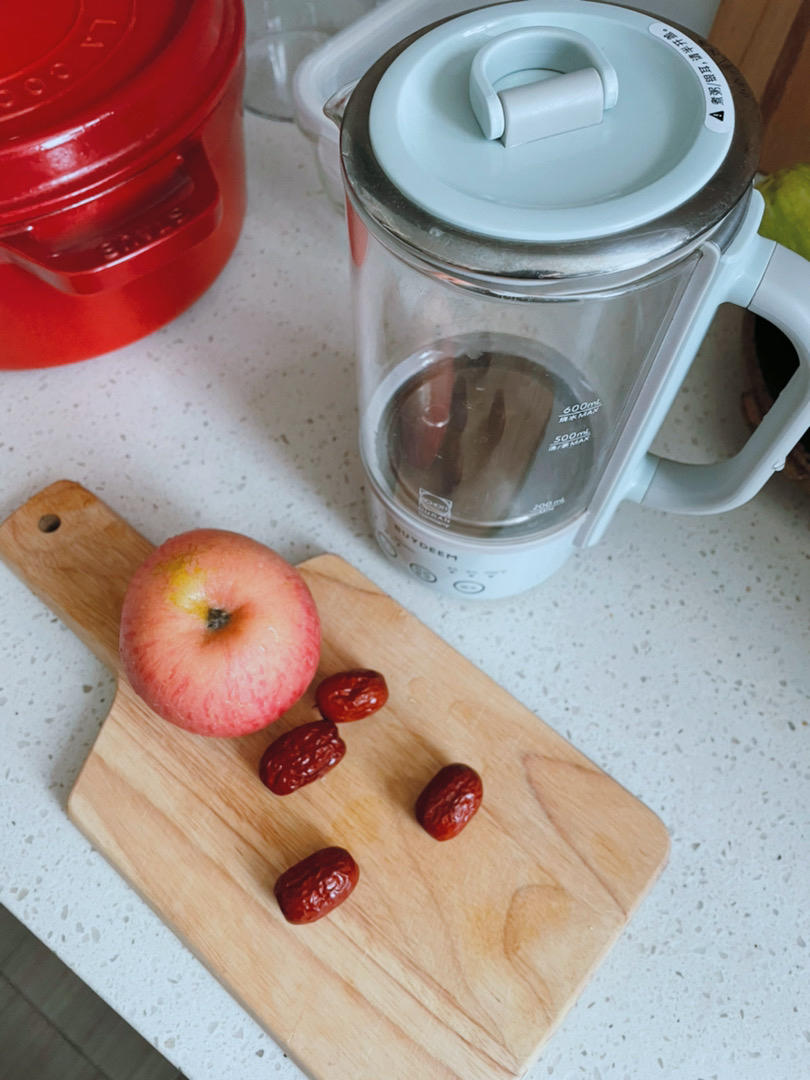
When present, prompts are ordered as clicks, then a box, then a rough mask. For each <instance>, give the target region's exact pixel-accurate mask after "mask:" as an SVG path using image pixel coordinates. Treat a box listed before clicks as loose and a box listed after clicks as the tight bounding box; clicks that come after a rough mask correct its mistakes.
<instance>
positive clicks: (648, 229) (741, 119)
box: [340, 5, 760, 298]
mask: <svg viewBox="0 0 810 1080" xmlns="http://www.w3.org/2000/svg"><path fill="white" fill-rule="evenodd" d="M617 6H618V5H617ZM456 17H457V16H451V17H450V18H456ZM447 21H449V20H448V19H441V20H439V21H438V22H436V23H433V24H432V25H431V26H428V27H424V28H423V29H421V30H419V31H417V32H416V33H415V34H412V35H410V36H409V37H407V38H405V39H404V40H403V41H401V42H400V43H399V44H397V45H395V46H394V47H393V48H392V49H390V50H389V51H388V52H387V53H385V54H384V55H383V56H382V57H381V58H380V59H379V60H378V61H377V62H376V63H375V64H374V65H373V66H372V67H371V68H370V69H369V70H368V71H367V72H366V74H365V75H364V76H363V78H362V79H361V80H360V81H359V82H358V84H357V86H356V87H355V89H354V91H353V92H352V94H351V96H350V97H349V100H348V103H347V105H346V109H345V112H344V115H343V122H342V125H341V136H340V148H341V163H342V169H343V175H344V181H345V183H346V186H347V190H348V192H349V194H350V197H351V199H352V202H353V204H354V206H355V208H356V210H357V211H358V213H359V214H360V215H361V217H362V218H363V220H364V221H365V222H366V224H367V225H368V226H369V228H371V230H372V231H373V232H374V233H375V235H377V236H378V237H379V238H380V240H381V241H382V242H383V243H384V244H385V245H386V246H387V247H389V248H390V249H391V250H392V251H393V252H394V253H395V254H397V255H398V256H399V257H400V258H403V259H405V261H407V262H411V263H413V264H415V265H418V266H420V267H421V268H422V269H424V270H425V271H427V272H428V273H437V272H438V273H441V274H444V275H448V276H450V277H451V278H452V279H455V280H456V281H457V283H458V284H463V285H465V286H467V287H470V288H472V289H476V290H478V291H481V292H488V293H489V292H494V293H496V294H498V295H509V294H512V295H515V297H516V298H520V296H521V295H524V296H525V297H526V298H528V297H529V294H531V295H532V296H537V290H538V287H539V286H543V285H548V286H553V285H554V283H556V284H557V285H558V286H559V285H564V284H565V283H567V284H569V285H575V288H576V291H577V292H579V291H583V290H584V289H588V288H597V289H601V288H604V287H606V286H608V285H609V284H612V283H614V281H615V284H616V285H620V284H623V283H626V282H627V281H632V280H634V279H636V278H638V277H642V276H647V274H648V273H649V272H650V270H651V268H655V269H656V270H657V269H661V268H662V267H663V266H665V265H668V264H669V263H672V262H675V261H677V260H678V259H680V258H682V257H684V256H685V255H686V254H688V252H689V251H691V250H692V249H693V248H694V247H696V246H697V245H698V244H699V243H700V242H701V241H703V240H705V239H707V238H709V237H710V236H712V234H713V233H715V232H718V233H719V234H720V236H719V242H720V243H721V246H724V242H725V241H726V240H727V239H728V238H729V237H730V235H732V234H733V232H734V231H735V229H734V228H733V227H731V228H728V227H727V228H724V229H718V226H721V225H724V224H728V223H729V222H731V223H733V224H736V221H737V220H738V218H739V215H740V213H741V210H742V208H743V205H744V203H745V202H746V201H747V200H746V199H745V196H746V195H747V194H748V193H749V191H750V189H751V185H752V181H753V178H754V175H755V173H756V170H757V165H758V160H759V137H760V116H759V109H758V106H757V103H756V100H755V99H754V96H753V94H752V92H751V90H750V88H749V87H748V84H747V83H746V82H745V80H744V79H743V77H742V75H741V74H740V72H739V71H738V70H737V68H736V67H734V66H733V65H732V64H731V63H730V62H729V61H728V60H727V59H726V58H725V57H724V56H722V55H721V54H720V53H718V52H717V50H716V49H714V48H713V47H712V46H711V45H710V44H709V43H708V42H707V41H705V40H704V39H702V38H700V37H699V36H698V35H696V34H694V33H693V32H692V31H690V30H686V29H683V32H684V33H685V34H686V35H687V36H689V37H691V38H692V39H693V40H694V41H695V42H696V43H697V44H698V45H699V46H700V47H701V48H702V49H705V50H706V52H708V53H709V54H710V55H711V57H712V58H713V59H714V60H715V62H716V63H717V64H718V66H719V67H721V68H722V70H723V73H724V75H725V76H726V79H727V80H728V84H729V87H730V88H731V92H732V95H733V98H734V106H735V111H736V123H735V129H734V136H733V139H732V142H731V146H730V147H729V151H728V153H727V155H726V157H725V159H724V161H723V163H722V164H721V166H720V168H719V169H718V170H717V172H716V173H715V175H714V176H713V177H712V179H711V180H710V182H709V183H708V184H706V185H705V186H704V187H703V188H701V190H700V191H698V192H697V193H696V194H695V195H694V196H692V198H690V199H688V200H687V201H686V202H684V203H683V204H682V205H681V206H679V207H677V208H676V209H674V210H672V211H670V212H669V213H667V214H665V215H663V216H662V217H660V218H657V219H655V220H653V221H650V222H648V223H647V224H645V225H644V226H641V227H639V228H636V229H633V230H630V231H628V232H624V233H617V234H615V235H613V236H609V237H602V238H598V239H594V240H587V241H577V242H575V243H571V244H553V245H552V244H549V245H538V244H529V243H525V242H519V241H508V240H503V239H501V238H496V237H489V236H485V235H483V234H477V233H473V232H468V231H465V230H462V229H459V228H456V227H455V226H452V225H449V224H446V223H444V222H442V221H439V220H437V219H436V218H434V217H433V216H431V215H430V214H428V213H426V212H425V211H424V210H423V209H422V208H421V207H419V206H417V205H416V204H415V203H413V202H411V201H410V200H409V199H408V198H407V197H406V196H405V195H403V193H402V192H401V191H400V190H399V189H398V188H396V187H395V186H394V185H393V184H392V183H391V181H390V180H389V179H388V176H387V175H386V173H385V172H384V171H383V169H382V167H381V166H380V164H379V162H378V161H377V158H376V157H375V155H374V151H373V149H372V146H371V138H370V134H369V128H368V118H369V111H370V107H371V100H372V98H373V96H374V92H375V90H376V88H377V85H378V83H379V81H380V79H381V78H382V76H383V74H384V73H385V71H386V70H387V69H388V67H389V66H390V65H391V64H392V63H393V61H394V60H395V59H396V57H397V56H399V54H400V53H401V52H403V51H404V50H405V49H407V48H408V46H409V45H410V44H411V43H412V42H414V41H416V40H417V39H418V38H419V37H421V36H422V35H423V34H425V33H427V32H428V31H429V30H431V29H433V27H435V26H438V25H440V24H441V23H443V22H447ZM671 25H674V26H677V24H671ZM679 29H682V28H679ZM713 238H715V239H717V237H713ZM541 291H543V290H542V289H541ZM551 291H553V292H557V290H555V289H553V288H552V289H551Z"/></svg>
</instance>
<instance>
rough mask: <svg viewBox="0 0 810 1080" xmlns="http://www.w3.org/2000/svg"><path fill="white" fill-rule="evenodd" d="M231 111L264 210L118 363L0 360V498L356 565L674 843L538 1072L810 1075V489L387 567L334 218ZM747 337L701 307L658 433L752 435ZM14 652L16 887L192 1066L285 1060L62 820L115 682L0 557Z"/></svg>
mask: <svg viewBox="0 0 810 1080" xmlns="http://www.w3.org/2000/svg"><path fill="white" fill-rule="evenodd" d="M245 124H246V130H247V135H248V151H249V196H250V198H249V211H248V217H247V221H246V225H245V229H244V233H243V236H242V239H241V241H240V244H239V247H238V249H237V251H236V254H235V255H234V257H233V259H232V261H231V262H230V264H229V266H228V267H227V268H226V270H225V272H224V273H223V274H222V276H221V277H220V279H219V280H218V281H217V282H216V283H215V285H214V286H213V287H212V288H211V289H210V291H209V292H208V293H207V294H206V296H204V297H203V298H202V299H201V300H200V301H199V302H198V303H197V304H196V305H195V307H193V308H192V309H191V310H190V311H188V312H187V313H186V314H185V315H183V316H182V317H181V318H179V319H177V320H176V321H175V322H174V323H173V324H172V325H170V326H168V327H166V328H165V329H163V330H161V331H159V332H158V333H156V334H154V335H152V336H151V337H149V338H148V339H146V340H144V341H142V342H140V343H138V344H136V345H133V346H131V347H129V348H126V349H123V350H120V351H119V352H116V353H114V354H111V355H109V356H106V357H103V358H100V359H96V360H93V361H89V362H86V363H84V364H80V365H76V366H71V367H67V368H52V369H48V370H38V371H30V372H0V415H2V424H0V461H1V462H2V467H1V468H0V517H3V518H4V517H5V516H6V515H7V514H8V513H10V512H11V511H12V510H14V509H15V508H16V507H17V506H18V505H20V504H21V503H22V502H24V501H25V499H27V498H28V497H29V496H30V495H32V494H34V492H36V491H37V490H39V489H40V488H42V487H44V486H46V485H47V484H49V483H50V482H52V481H53V480H56V479H59V478H62V477H66V478H69V479H73V480H77V481H79V482H81V483H82V484H84V485H85V486H86V487H88V488H90V489H91V490H92V491H93V492H95V493H96V494H97V495H99V496H100V497H101V498H102V499H104V500H105V501H106V502H107V503H109V504H110V505H111V506H112V507H113V508H114V509H115V510H117V511H118V512H119V513H120V514H122V515H123V516H124V517H125V518H126V519H127V520H128V521H129V522H130V523H131V524H132V525H133V526H135V527H136V528H137V529H138V530H139V531H141V532H142V533H144V534H145V535H146V536H147V537H149V538H150V539H151V540H153V541H154V542H159V541H160V540H162V539H164V538H165V537H167V536H168V535H170V534H172V533H174V532H180V531H182V530H184V529H186V528H190V527H192V526H193V525H196V524H207V525H219V526H224V527H229V528H234V529H237V530H239V531H243V532H247V533H249V534H251V535H254V536H256V537H258V538H260V539H262V540H264V541H265V542H267V543H269V544H270V545H271V546H273V547H275V548H277V549H278V550H279V551H280V552H281V553H282V554H283V555H285V556H286V557H287V558H289V559H290V560H292V561H298V560H301V559H303V558H306V557H307V556H309V555H312V554H316V553H318V552H321V551H324V550H330V551H334V552H336V553H338V554H340V555H342V556H343V557H344V558H346V559H348V560H349V561H350V562H352V563H354V564H355V565H356V566H357V567H358V568H359V569H360V570H362V571H363V572H364V573H365V574H367V575H368V576H369V577H371V578H372V579H374V580H375V581H376V582H377V583H378V584H379V585H380V586H381V587H382V588H384V589H385V590H387V591H388V592H390V593H391V594H392V595H393V596H395V597H396V598H397V599H398V600H399V601H400V602H401V603H403V604H404V605H405V606H406V607H408V608H409V609H410V610H412V611H413V612H414V613H415V614H416V615H417V616H418V617H420V618H421V619H422V620H423V621H424V622H426V623H427V624H428V625H429V626H431V627H432V628H433V629H435V630H436V631H437V632H438V633H440V634H441V635H442V636H443V637H445V638H446V639H447V640H448V641H449V642H450V643H451V644H453V645H454V646H455V647H457V648H458V649H459V650H460V651H461V652H462V653H464V654H465V655H466V656H468V657H469V658H470V659H472V660H473V661H474V662H475V663H476V664H478V665H479V666H480V667H481V668H483V669H484V670H485V671H486V672H487V673H488V674H490V675H491V676H492V677H493V678H494V679H496V680H497V681H498V682H499V683H501V684H502V685H504V686H505V687H507V688H508V689H509V690H510V691H511V692H512V693H513V694H515V696H516V697H518V698H519V699H520V700H521V701H523V702H524V703H525V704H526V705H527V706H528V707H529V708H530V709H532V710H533V711H534V712H536V713H537V714H538V715H539V716H542V718H543V719H544V720H545V721H546V722H547V723H549V724H550V725H551V726H552V727H554V728H556V729H557V730H558V731H560V732H561V733H562V734H564V735H565V736H566V737H567V738H568V739H569V740H570V741H571V742H573V743H574V744H575V745H576V746H578V747H579V748H580V749H581V750H582V751H583V752H584V753H586V754H587V755H588V756H589V757H591V758H593V759H594V760H595V761H596V762H597V763H598V764H599V765H601V766H602V767H603V768H604V769H606V770H607V771H608V772H609V773H611V774H612V775H613V776H614V777H616V779H618V780H619V781H620V782H621V783H622V784H624V785H625V786H626V787H627V788H629V789H630V790H631V791H632V792H634V793H635V794H636V795H638V796H639V797H640V798H641V799H642V800H644V801H645V802H646V803H647V804H648V805H649V806H650V807H652V809H653V810H654V811H655V812H656V813H657V814H659V815H660V817H661V818H662V819H663V820H664V822H665V823H666V824H667V826H668V827H669V829H670V831H671V835H672V854H671V859H670V863H669V865H668V867H667V869H666V870H665V871H664V874H663V876H662V878H661V879H660V880H659V882H658V884H657V885H656V886H655V888H654V889H653V891H652V892H651V894H650V895H649V897H648V898H647V899H646V900H645V902H644V903H643V905H642V907H641V909H640V910H639V912H638V913H637V915H636V917H635V918H634V919H633V921H632V922H631V924H630V927H629V930H628V931H627V932H626V933H625V934H624V935H623V937H622V938H621V939H620V941H619V943H618V944H617V945H616V946H615V948H614V949H613V951H612V952H611V953H610V954H609V956H608V958H607V960H606V962H605V963H604V964H603V965H602V967H601V968H600V969H599V971H598V973H597V974H596V976H595V978H594V979H593V980H592V982H591V983H590V984H589V986H588V987H587V988H586V989H585V991H584V993H583V994H582V996H581V998H580V1000H579V1002H578V1003H577V1004H576V1005H575V1007H574V1008H573V1009H572V1011H571V1012H570V1013H569V1014H568V1016H567V1018H566V1020H565V1022H564V1023H563V1025H562V1027H561V1029H560V1030H559V1031H558V1032H557V1034H556V1035H555V1036H554V1037H553V1038H552V1040H551V1041H550V1043H549V1044H548V1045H547V1046H546V1048H545V1050H544V1052H543V1054H542V1056H541V1058H540V1060H539V1062H538V1064H537V1065H536V1066H535V1067H534V1069H533V1070H532V1071H531V1073H530V1074H529V1076H530V1077H531V1078H532V1080H540V1078H541V1077H542V1078H545V1077H549V1076H550V1077H554V1078H556V1080H562V1078H566V1080H574V1078H577V1080H579V1078H587V1080H608V1078H615V1080H625V1078H628V1080H651V1078H655V1077H658V1076H661V1077H664V1078H667V1080H710V1078H718V1080H797V1078H798V1077H801V1076H807V1075H808V1074H809V1073H810V963H809V961H810V925H808V918H810V916H808V911H810V904H809V903H808V897H809V896H810V860H808V836H809V834H810V829H809V828H808V824H809V822H810V726H809V724H808V721H810V616H809V614H808V612H810V494H808V493H807V491H803V490H801V489H800V488H798V487H797V486H796V485H794V484H791V483H790V482H788V481H786V480H784V479H783V478H781V477H775V478H774V479H773V480H771V481H770V482H769V484H768V485H767V487H766V489H765V490H764V491H763V492H762V493H760V495H758V496H757V498H755V499H754V500H753V501H752V502H751V503H749V504H748V505H747V506H744V507H742V508H741V509H739V510H736V511H734V512H732V513H729V514H726V515H724V516H722V517H708V518H692V517H674V516H665V515H663V514H660V513H656V512H652V511H648V510H642V509H640V508H639V507H637V506H634V505H625V506H623V507H622V508H621V509H620V511H619V513H618V515H617V517H616V518H615V520H614V522H613V523H612V525H611V527H610V528H609V530H608V533H607V535H606V537H605V539H604V540H603V541H602V543H601V544H600V545H599V546H598V547H597V548H594V549H591V550H590V551H587V552H585V553H583V554H581V555H579V556H578V557H576V558H574V559H573V560H571V561H570V562H569V563H568V564H567V565H566V566H565V567H564V568H563V569H562V570H561V571H559V572H558V574H557V575H556V576H555V577H553V578H552V579H550V580H549V581H548V582H547V583H546V584H545V585H543V586H541V587H540V588H538V589H536V590H535V591H533V592H531V593H528V594H525V595H523V596H521V597H518V598H516V599H513V600H507V601H500V602H497V603H491V604H486V603H483V604H481V603H478V604H476V605H464V604H463V603H459V602H454V601H450V600H442V599H440V598H436V597H434V596H433V595H432V594H431V593H429V592H428V591H427V590H425V589H424V588H423V587H422V586H420V585H419V584H418V583H416V582H414V581H412V580H410V579H408V578H406V577H404V576H400V574H399V573H397V572H396V571H394V570H393V569H392V568H391V566H390V565H389V564H388V562H387V561H386V559H385V557H384V556H383V555H381V554H380V553H378V551H377V549H376V548H375V546H374V545H373V543H372V541H371V538H370V536H369V532H368V529H367V525H366V518H365V510H364V503H363V493H362V476H361V472H360V468H359V464H358V460H357V457H356V454H355V407H354V373H353V359H352V331H351V326H350V316H349V302H348V292H347V281H348V272H347V265H346V264H347V258H346V256H345V254H344V236H343V228H344V226H343V222H342V220H341V218H340V216H339V215H338V214H337V213H336V212H335V211H334V209H333V208H332V206H331V205H330V204H329V203H328V202H327V200H326V198H325V197H324V195H323V192H322V191H321V189H320V187H319V182H318V178H317V174H316V170H315V165H314V158H313V155H312V152H311V149H310V146H309V144H308V143H306V141H305V140H304V138H303V136H301V135H300V133H299V132H298V131H297V129H295V128H294V127H293V126H291V125H278V124H275V125H274V124H270V123H267V122H264V121H261V120H259V119H257V118H256V117H252V116H246V118H245ZM738 325H739V318H738V313H736V312H734V311H732V310H724V311H723V312H721V314H720V316H719V317H718V319H717V320H716V321H715V324H714V327H713V329H712V331H711V333H710V336H709V339H708V340H707V343H706V344H705V346H704V348H703V350H702V353H701V356H700V358H699V360H698V362H697V364H696V366H695V368H694V369H693V372H692V374H691V375H690V378H689V380H688V384H687V386H686V387H685V388H684V391H683V392H682V395H681V399H680V401H679V403H678V406H677V414H676V415H673V416H672V417H671V418H670V420H669V421H668V422H667V425H666V429H665V432H664V433H663V434H662V436H661V437H660V442H659V448H662V449H664V450H666V451H667V452H668V453H670V454H672V455H675V456H681V457H689V458H690V459H692V460H706V459H708V458H710V457H712V456H713V455H714V454H717V455H724V454H727V453H729V452H730V451H732V450H734V449H736V447H737V446H738V445H739V443H740V441H741V440H742V439H743V437H744V435H745V429H744V426H743V422H742V420H741V418H740V410H739V405H738V402H739V390H740V387H741V385H742V376H741V372H740V370H739V366H740V365H739V361H738V356H737V351H736V340H737V336H738ZM0 642H2V648H0V714H1V715H2V721H3V762H2V766H0V778H2V782H1V783H0V827H2V844H1V845H0V902H2V903H3V904H5V905H6V906H7V907H8V908H9V909H10V910H11V911H12V912H13V913H14V914H15V915H16V916H17V917H18V918H20V919H21V920H22V921H23V922H24V923H26V924H27V925H28V927H29V928H30V929H31V930H32V931H33V932H34V933H35V934H36V935H37V936H38V937H39V938H41V939H42V940H43V941H44V942H45V943H46V944H47V945H48V946H50V947H51V948H52V949H53V950H54V951H55V952H56V953H58V955H59V956H60V957H61V958H62V959H63V960H64V961H65V962H66V963H67V964H69V965H70V967H72V968H73V969H75V971H76V972H77V973H78V974H79V975H80V976H81V978H83V979H84V980H85V981H86V982H87V983H88V984H89V985H90V986H91V987H93V989H95V990H96V991H97V992H98V993H99V994H101V996H102V997H104V998H105V999H106V1000H107V1001H108V1002H109V1003H110V1004H111V1005H112V1006H113V1007H114V1008H115V1009H116V1010H117V1011H118V1012H119V1013H121V1014H122V1015H123V1016H124V1017H125V1018H126V1019H127V1020H128V1021H130V1023H132V1024H133V1025H134V1026H135V1027H136V1028H137V1029H138V1030H139V1031H140V1032H141V1033H142V1034H143V1035H144V1036H145V1037H146V1038H147V1039H149V1040H150V1041H151V1042H152V1043H153V1044H154V1045H155V1046H157V1047H158V1048H159V1049H160V1051H161V1052H162V1053H163V1054H165V1056H166V1057H168V1058H169V1059H170V1060H171V1061H172V1062H173V1063H174V1064H176V1066H177V1067H178V1068H181V1069H182V1070H183V1071H184V1072H185V1073H186V1074H187V1075H188V1076H189V1077H190V1078H191V1080H224V1078H225V1077H229V1078H238V1080H268V1078H270V1077H272V1078H274V1080H276V1078H278V1080H291V1078H293V1077H299V1076H300V1075H301V1074H300V1073H299V1071H298V1070H297V1068H296V1067H295V1066H294V1065H293V1064H292V1063H291V1062H290V1061H288V1060H287V1058H285V1057H284V1055H283V1054H282V1052H281V1050H279V1049H278V1047H277V1046H276V1045H275V1044H274V1043H273V1041H272V1040H271V1039H270V1038H269V1037H268V1036H267V1035H265V1034H264V1033H263V1032H262V1031H261V1030H260V1029H259V1028H258V1027H257V1026H256V1024H255V1023H254V1022H253V1021H252V1020H251V1018H250V1017H249V1016H247V1015H246V1014H245V1013H244V1012H243V1011H242V1009H241V1008H240V1007H239V1006H238V1005H237V1004H236V1002H235V1001H234V1000H233V999H232V998H231V997H230V996H229V995H228V994H227V992H226V991H225V990H223V989H222V988H221V987H220V986H219V984H218V983H217V982H216V981H215V980H214V979H213V978H212V977H211V976H210V975H209V974H208V973H207V972H206V971H205V970H204V969H203V968H202V967H201V965H200V964H199V963H198V962H197V961H196V960H195V959H194V958H193V957H192V956H191V955H190V954H189V953H188V952H187V951H186V950H185V948H184V947H183V946H182V945H181V944H180V943H179V941H178V940H177V939H176V938H175V937H174V936H173V934H172V933H171V932H170V931H169V930H168V929H167V928H166V927H165V926H164V925H163V924H162V923H161V922H160V920H159V919H158V918H157V917H156V916H155V915H153V914H152V913H151V911H150V910H149V909H148V908H146V907H145V905H144V904H143V903H142V902H141V901H140V900H139V899H138V897H137V896H136V895H135V894H134V893H133V892H132V891H131V890H130V889H129V888H128V887H127V886H126V885H125V884H124V882H123V881H122V879H121V878H120V877H119V876H118V874H117V873H116V872H115V870H113V869H112V868H111V867H110V866H109V865H108V864H107V863H106V862H105V861H104V859H103V858H102V857H101V856H99V855H97V854H96V853H95V852H93V851H92V850H91V848H90V846H89V844H88V842H87V841H86V840H85V839H84V837H83V836H82V835H81V834H80V833H79V832H78V831H76V830H75V829H74V827H73V826H72V825H71V824H70V823H69V821H68V819H67V817H66V815H65V800H66V797H67V793H68V791H69V790H70V787H71V785H72V783H73V781H74V779H75V777H76V775H77V772H78V770H79V768H80V766H81V764H82V762H83V760H84V758H85V756H86V754H87V752H88V750H89V748H90V746H91V744H92V742H93V740H94V737H95V735H96V732H97V730H98V727H99V725H100V723H101V722H102V720H103V718H104V716H105V713H106V711H107V709H108V708H109V705H110V702H111V694H112V690H113V686H112V679H111V677H110V675H109V674H108V672H107V671H106V670H104V669H103V668H102V667H101V666H100V664H99V663H98V662H97V661H96V660H95V659H94V658H93V657H92V656H91V655H90V653H88V652H87V650H86V649H85V648H84V646H82V645H81V644H80V643H79V641H78V640H77V639H76V638H75V637H74V636H73V635H72V634H71V632H70V631H68V630H67V629H66V628H65V627H64V626H62V625H61V624H60V623H59V622H58V621H57V620H56V618H55V617H54V616H52V615H51V614H50V613H49V612H48V611H47V610H46V609H45V608H44V607H43V606H42V605H41V604H40V603H39V601H37V600H36V599H35V598H34V597H33V595H31V594H30V593H29V592H28V591H27V590H26V588H25V587H24V586H22V585H21V584H20V583H19V582H18V581H17V580H16V579H15V578H13V577H12V576H11V574H10V573H8V572H7V571H6V570H5V568H3V567H1V566H0ZM380 1080H384V1078H380ZM426 1080H429V1078H426Z"/></svg>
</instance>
